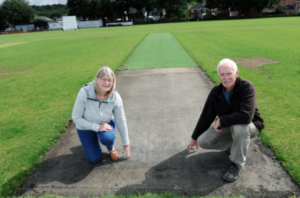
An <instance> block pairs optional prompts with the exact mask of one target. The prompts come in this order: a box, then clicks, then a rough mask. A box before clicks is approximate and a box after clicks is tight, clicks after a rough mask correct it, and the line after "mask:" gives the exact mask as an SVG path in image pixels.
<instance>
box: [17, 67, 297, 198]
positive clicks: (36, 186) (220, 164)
mask: <svg viewBox="0 0 300 198" xmlns="http://www.w3.org/2000/svg"><path fill="white" fill-rule="evenodd" d="M212 85H213V84H212V83H211V82H210V81H208V80H207V78H206V77H205V74H204V73H203V72H202V71H201V70H200V69H199V68H198V67H192V68H162V69H146V70H126V71H120V72H118V73H117V89H118V91H119V93H120V94H121V96H122V98H123V103H124V108H125V113H126V117H127V123H128V129H129V136H130V140H131V154H132V158H131V159H129V160H127V159H125V157H122V158H121V159H120V160H119V161H118V162H112V161H111V160H110V158H109V155H108V152H107V151H106V149H105V148H104V147H103V146H102V150H103V152H104V155H103V159H102V161H101V162H99V163H96V164H91V163H89V162H88V161H87V160H86V157H85V155H84V152H83V149H82V147H81V144H80V142H79V139H78V136H77V133H76V128H75V127H74V125H72V126H71V127H70V128H69V130H68V131H67V133H66V134H65V135H64V137H63V138H62V139H61V140H60V141H59V142H57V144H56V145H55V146H54V147H53V148H52V150H51V151H49V152H48V153H47V155H46V156H45V159H44V161H43V163H42V165H41V167H40V168H39V169H38V170H37V171H35V172H34V173H33V175H32V176H31V177H30V178H29V179H28V180H27V181H26V183H25V184H24V185H23V187H22V190H21V191H20V192H18V195H23V196H24V195H30V196H40V195H45V194H53V195H64V196H80V197H91V196H104V195H120V194H133V193H139V194H143V193H164V192H166V191H168V192H172V193H176V194H179V195H186V196H192V195H194V196H206V195H215V196H218V195H222V196H239V195H243V196H245V197H272V198H274V197H280V198H281V197H288V196H292V195H298V196H299V195H300V193H299V187H298V186H297V185H295V184H294V183H293V182H292V181H291V178H290V177H289V176H288V175H287V174H286V172H285V171H283V169H282V168H281V165H280V164H279V163H278V162H277V161H275V160H273V159H272V155H273V152H272V150H270V149H269V148H267V147H266V146H264V145H263V144H262V143H261V142H260V141H259V140H258V139H256V140H252V142H251V145H250V148H249V151H248V154H247V163H246V166H245V170H244V171H243V172H242V173H241V176H240V178H239V179H238V180H237V181H236V182H233V183H226V182H224V181H223V179H222V176H223V174H224V173H225V172H226V171H227V168H228V165H229V164H230V161H229V159H228V155H227V154H226V153H225V152H224V151H214V150H204V149H198V150H193V151H192V152H187V150H186V148H187V145H188V143H189V141H190V136H191V133H192V131H193V129H194V127H195V125H196V122H197V120H198V118H199V115H200V112H201V111H202V108H203V105H204V102H205V100H206V97H207V95H208V93H209V91H210V90H211V88H212ZM74 101H75V98H74ZM70 113H71V112H70ZM262 115H263V113H262ZM116 135H117V140H116V144H115V147H116V149H117V150H118V151H119V153H120V154H121V150H122V145H121V141H120V135H119V133H118V132H117V134H116ZM121 155H122V154H121ZM293 193H294V194H293Z"/></svg>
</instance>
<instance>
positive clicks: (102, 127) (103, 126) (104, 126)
mask: <svg viewBox="0 0 300 198" xmlns="http://www.w3.org/2000/svg"><path fill="white" fill-rule="evenodd" d="M110 130H112V128H111V126H110V125H109V124H106V123H104V124H101V125H100V127H99V131H100V132H103V131H110Z"/></svg>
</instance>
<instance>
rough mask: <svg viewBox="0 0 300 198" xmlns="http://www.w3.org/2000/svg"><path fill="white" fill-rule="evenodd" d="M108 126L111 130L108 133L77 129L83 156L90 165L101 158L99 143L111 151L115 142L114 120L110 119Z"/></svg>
mask: <svg viewBox="0 0 300 198" xmlns="http://www.w3.org/2000/svg"><path fill="white" fill-rule="evenodd" d="M108 124H109V125H110V126H111V128H112V130H110V131H103V132H95V131H91V130H80V129H77V133H78V136H79V139H80V142H81V144H82V147H83V150H84V153H85V156H86V157H87V159H88V160H89V161H90V162H92V163H96V162H99V161H100V159H101V157H102V150H101V147H100V144H99V141H100V142H101V144H103V145H104V146H106V148H107V149H108V150H109V151H111V150H113V146H114V143H115V140H116V136H115V120H114V119H111V121H110V122H109V123H108Z"/></svg>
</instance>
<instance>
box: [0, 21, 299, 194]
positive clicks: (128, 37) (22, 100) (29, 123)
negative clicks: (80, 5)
mask: <svg viewBox="0 0 300 198" xmlns="http://www.w3.org/2000/svg"><path fill="white" fill-rule="evenodd" d="M299 24H300V17H293V18H271V19H252V20H232V21H205V22H188V23H170V24H156V25H141V26H131V27H110V28H96V29H82V30H79V31H66V32H62V31H53V32H39V33H26V34H14V35H1V36H0V85H1V86H0V96H1V100H0V109H1V111H0V136H1V139H0V186H1V188H0V197H2V196H7V195H9V194H11V193H12V192H13V191H15V190H16V189H17V188H18V186H19V185H20V183H21V182H22V181H24V179H25V178H26V177H27V176H28V175H30V171H32V170H33V169H35V168H36V167H37V165H38V164H39V162H40V161H41V159H42V156H43V155H44V154H45V152H46V150H47V149H49V148H50V147H51V145H53V144H54V143H55V142H56V141H57V139H58V138H59V137H60V136H61V134H62V132H64V126H65V125H66V123H67V122H68V120H69V119H71V111H72V108H73V105H74V101H75V98H76V95H77V93H78V91H79V89H80V87H82V86H83V84H84V83H86V82H89V81H90V80H91V79H92V78H93V77H94V75H95V74H96V72H97V70H98V69H99V68H100V67H101V66H104V65H107V66H110V67H111V68H112V69H113V70H115V71H116V69H117V68H118V67H120V66H121V65H122V64H123V63H124V62H125V61H126V60H127V58H128V57H129V56H130V54H131V53H132V52H133V51H134V49H135V48H136V47H137V46H138V45H139V43H141V42H142V41H143V40H144V38H145V37H146V36H147V35H148V34H149V33H159V32H170V33H172V34H173V36H174V37H175V38H176V39H177V40H178V41H179V43H180V44H181V45H182V46H183V47H184V49H185V50H186V51H187V52H188V53H189V54H190V55H191V57H192V58H193V59H194V60H195V61H196V62H197V63H198V64H199V65H200V66H201V67H202V68H203V69H204V70H205V71H206V72H207V74H208V75H209V76H210V77H211V79H212V80H213V81H215V82H216V83H219V80H218V77H217V72H216V66H217V64H218V62H219V61H220V60H221V59H223V58H226V57H227V58H236V57H243V58H251V57H265V58H266V59H270V60H274V61H278V64H268V65H263V66H261V67H260V70H258V71H257V70H253V69H251V68H248V67H243V66H239V70H240V77H242V78H245V79H248V80H250V81H252V82H253V83H254V85H255V87H256V90H257V97H258V107H259V110H260V112H261V114H262V117H263V118H264V119H265V124H266V128H265V129H264V130H263V131H262V134H261V138H262V139H263V141H264V142H265V143H266V144H268V145H269V146H271V147H272V148H273V149H274V150H275V152H276V155H277V159H278V160H280V161H281V162H282V163H283V165H284V167H285V169H286V170H288V172H289V173H290V175H291V176H292V177H293V179H294V180H295V181H296V182H297V183H298V184H300V151H299V144H300V143H299V140H300V133H299V131H300V127H299V126H300V106H299V98H300V86H299V78H300V56H299V54H300V48H299V46H300V41H299V32H300V26H299ZM109 36H110V38H107V37H109ZM99 37H100V39H99ZM102 37H106V39H101V38H102ZM199 114H200V112H199Z"/></svg>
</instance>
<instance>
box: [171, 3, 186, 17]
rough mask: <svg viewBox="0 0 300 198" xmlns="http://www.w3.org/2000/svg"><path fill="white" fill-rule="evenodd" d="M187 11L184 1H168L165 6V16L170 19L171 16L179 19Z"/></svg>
mask: <svg viewBox="0 0 300 198" xmlns="http://www.w3.org/2000/svg"><path fill="white" fill-rule="evenodd" d="M186 10H187V1H186V0H168V2H167V5H166V15H167V18H170V17H171V16H172V15H175V16H176V17H179V18H181V16H183V15H184V12H185V11H186Z"/></svg>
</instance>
